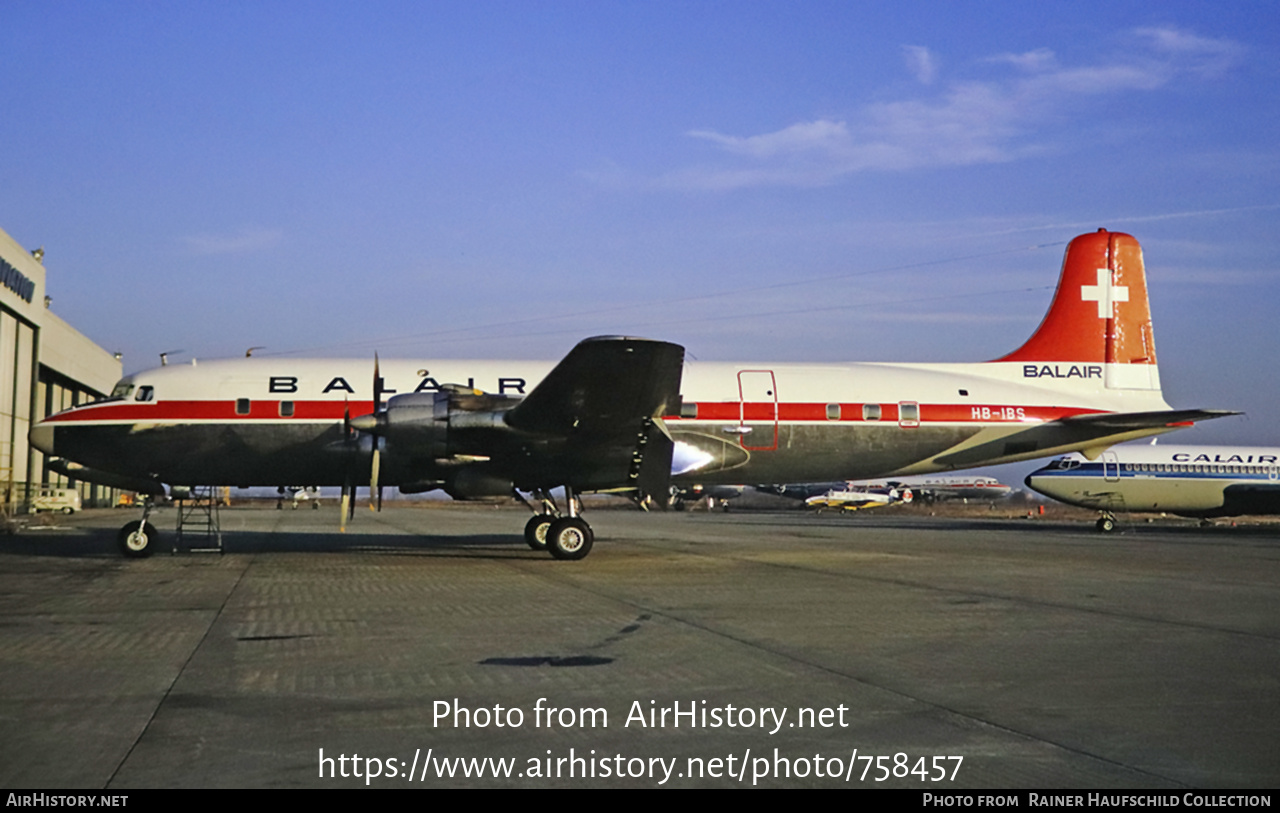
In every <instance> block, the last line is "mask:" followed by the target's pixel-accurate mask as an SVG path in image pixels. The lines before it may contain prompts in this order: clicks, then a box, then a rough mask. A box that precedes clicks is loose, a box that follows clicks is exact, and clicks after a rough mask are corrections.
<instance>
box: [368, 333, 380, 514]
mask: <svg viewBox="0 0 1280 813" xmlns="http://www.w3.org/2000/svg"><path fill="white" fill-rule="evenodd" d="M381 411H382V373H381V372H380V371H379V369H378V353H377V351H374V354H373V414H374V416H375V418H376V417H377V415H378V413H379V412H381ZM381 468H382V450H381V449H379V448H378V436H377V435H374V436H373V459H372V460H370V461H369V510H370V511H381V510H382V498H381V491H380V490H379V488H378V473H379V470H380V469H381ZM375 494H376V495H378V497H377V498H376V499H375V497H374V495H375Z"/></svg>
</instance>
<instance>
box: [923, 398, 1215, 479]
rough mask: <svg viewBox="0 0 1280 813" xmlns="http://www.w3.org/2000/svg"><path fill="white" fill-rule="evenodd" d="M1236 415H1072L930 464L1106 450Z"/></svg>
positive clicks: (1200, 412) (976, 462)
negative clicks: (1108, 447) (1181, 427)
mask: <svg viewBox="0 0 1280 813" xmlns="http://www.w3.org/2000/svg"><path fill="white" fill-rule="evenodd" d="M1238 414H1240V413H1238V412H1232V411H1230V410H1225V409H1172V410H1159V411H1155V412H1107V413H1097V414H1092V415H1074V416H1072V417H1069V418H1063V419H1061V420H1057V421H1049V422H1047V423H1043V424H1040V425H1039V426H1033V427H1030V428H1028V429H1025V430H1023V431H1021V432H1017V433H1015V434H1013V435H1006V436H1003V437H999V438H995V439H993V440H989V441H987V442H986V443H979V444H976V445H974V446H970V447H968V448H965V449H961V450H960V451H957V452H953V453H951V454H944V455H941V456H940V457H937V458H935V460H934V462H935V463H939V464H941V465H943V466H949V467H952V468H964V467H966V466H978V465H989V464H992V463H1013V462H1017V461H1019V460H1030V459H1032V458H1036V457H1044V456H1046V455H1051V454H1058V453H1060V452H1067V451H1075V450H1079V449H1082V448H1091V447H1095V446H1096V447H1098V448H1105V447H1106V446H1110V445H1111V444H1113V443H1119V442H1121V441H1125V440H1133V439H1134V438H1140V437H1146V436H1149V435H1158V434H1161V433H1163V432H1167V431H1170V430H1172V429H1176V428H1178V427H1179V426H1180V425H1185V424H1188V423H1192V422H1194V421H1207V420H1210V419H1212V418H1225V417H1227V416H1228V415H1238Z"/></svg>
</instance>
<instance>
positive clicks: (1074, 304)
mask: <svg viewBox="0 0 1280 813" xmlns="http://www.w3.org/2000/svg"><path fill="white" fill-rule="evenodd" d="M996 361H1016V362H1072V363H1076V364H1092V365H1099V364H1100V365H1103V369H1104V370H1105V380H1106V386H1107V387H1108V388H1111V389H1143V390H1151V389H1159V388H1160V383H1159V376H1158V374H1157V367H1156V347H1155V337H1154V334H1153V333H1152V328H1151V307H1150V305H1149V304H1148V302H1147V278H1146V272H1145V271H1144V270H1143V264H1142V247H1141V246H1139V245H1138V241H1137V240H1135V239H1134V238H1133V237H1131V236H1129V235H1127V234H1121V233H1119V232H1108V231H1106V230H1105V229H1099V230H1098V231H1097V232H1094V233H1092V234H1083V235H1081V236H1079V237H1077V238H1076V239H1074V240H1072V241H1071V244H1070V245H1069V246H1067V252H1066V255H1065V257H1064V258H1063V260H1062V275H1061V277H1060V278H1059V280H1058V290H1057V292H1056V293H1055V294H1054V296H1053V304H1052V305H1050V306H1049V312H1048V313H1047V314H1045V317H1044V321H1043V322H1041V323H1040V327H1039V328H1037V329H1036V332H1035V333H1034V334H1032V336H1031V338H1030V339H1028V340H1027V342H1026V343H1025V344H1023V345H1022V347H1019V348H1018V349H1017V350H1015V351H1013V352H1012V353H1010V354H1008V355H1007V356H1003V357H1001V358H999V359H996Z"/></svg>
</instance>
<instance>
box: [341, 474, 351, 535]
mask: <svg viewBox="0 0 1280 813" xmlns="http://www.w3.org/2000/svg"><path fill="white" fill-rule="evenodd" d="M350 499H351V497H350V495H349V493H348V491H347V484H346V483H343V484H342V513H341V514H340V515H339V518H338V533H343V534H345V533H346V532H347V507H348V505H349V504H350Z"/></svg>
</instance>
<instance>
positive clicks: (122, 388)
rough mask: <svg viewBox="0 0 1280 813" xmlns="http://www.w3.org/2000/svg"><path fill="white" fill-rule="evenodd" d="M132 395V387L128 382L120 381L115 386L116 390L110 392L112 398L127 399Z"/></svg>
mask: <svg viewBox="0 0 1280 813" xmlns="http://www.w3.org/2000/svg"><path fill="white" fill-rule="evenodd" d="M132 394H133V385H132V384H130V383H129V382H128V381H121V382H120V383H119V384H116V388H115V389H113V390H112V391H111V397H112V398H128V397H129V396H130V395H132Z"/></svg>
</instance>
